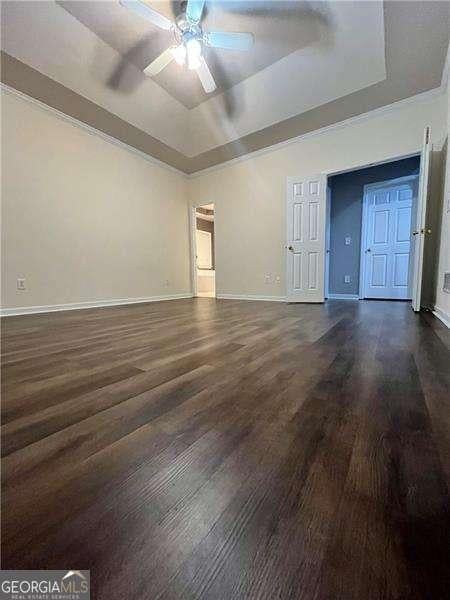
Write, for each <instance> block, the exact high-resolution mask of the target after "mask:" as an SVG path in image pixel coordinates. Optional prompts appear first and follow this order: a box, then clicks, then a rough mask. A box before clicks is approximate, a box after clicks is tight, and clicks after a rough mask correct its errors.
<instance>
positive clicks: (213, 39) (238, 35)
mask: <svg viewBox="0 0 450 600" xmlns="http://www.w3.org/2000/svg"><path fill="white" fill-rule="evenodd" d="M205 1H206V0H187V2H183V3H182V4H181V7H182V12H181V13H180V14H179V15H178V16H177V18H176V19H175V22H172V21H171V20H170V19H168V18H167V17H166V16H165V15H162V14H161V13H159V12H158V11H156V10H154V9H153V8H151V7H150V6H149V5H148V4H146V3H145V2H141V1H140V0H120V4H121V5H122V6H124V7H125V8H127V9H128V10H131V11H132V12H134V13H135V14H137V15H139V16H140V17H143V18H144V19H147V21H150V22H151V23H153V25H156V26H157V27H160V28H161V29H165V30H166V31H172V32H173V35H174V44H173V45H172V46H170V47H169V48H167V50H164V52H163V53H162V54H160V55H159V56H158V57H157V58H155V60H153V61H152V62H151V63H150V64H149V65H148V66H147V67H146V68H145V69H144V73H145V74H146V75H149V76H150V77H154V76H155V75H157V74H158V73H160V72H161V71H162V70H163V69H164V68H165V67H167V66H168V65H169V64H170V63H171V62H172V61H173V60H175V61H176V62H177V63H178V64H179V65H182V66H184V65H187V67H188V69H191V70H195V71H196V72H197V75H198V77H199V79H200V81H201V84H202V86H203V89H204V90H205V92H206V93H207V94H209V93H211V92H213V91H214V90H215V89H216V88H217V86H216V82H215V81H214V77H213V76H212V73H211V71H210V69H209V67H208V65H207V63H206V60H205V58H204V56H203V46H211V47H212V48H220V49H224V50H249V49H250V48H251V47H252V45H253V42H254V38H253V34H252V33H244V32H225V31H208V32H206V31H205V32H204V31H203V30H202V26H201V20H202V15H203V9H204V6H205Z"/></svg>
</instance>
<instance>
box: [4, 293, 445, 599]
mask: <svg viewBox="0 0 450 600" xmlns="http://www.w3.org/2000/svg"><path fill="white" fill-rule="evenodd" d="M449 377H450V354H449V335H448V330H446V329H445V328H444V326H443V325H442V324H441V323H440V322H439V321H437V320H435V319H434V318H433V317H432V316H427V315H421V316H418V315H415V314H413V313H412V312H411V310H410V308H409V306H408V305H407V304H405V303H399V302H376V301H374V302H336V301H335V302H330V303H328V304H327V305H283V304H278V303H265V302H245V301H215V300H213V299H206V298H205V299H197V300H180V301H172V302H162V303H154V304H147V305H135V306H131V307H130V306H129V307H117V308H104V309H95V310H83V311H73V312H66V313H54V314H48V315H35V316H27V317H12V318H8V319H6V320H4V321H3V426H2V432H3V472H2V475H3V508H4V510H3V565H2V566H3V567H4V568H22V569H23V568H43V569H44V568H52V569H69V568H71V569H90V570H91V581H92V586H93V591H94V593H93V598H95V599H96V600H97V599H101V600H116V599H117V600H134V599H147V600H153V599H156V598H158V599H164V600H168V599H174V600H175V599H176V600H181V599H183V600H185V599H197V598H208V599H211V600H222V599H223V600H225V599H226V600H230V599H242V600H243V599H245V600H253V599H267V600H280V599H281V600H285V599H286V600H287V599H291V598H292V599H294V598H295V599H297V598H299V599H300V598H301V599H306V600H312V599H320V600H321V599H326V600H341V599H342V600H366V599H372V600H381V599H401V600H403V599H405V600H406V599H407V600H414V599H430V600H438V599H444V598H445V599H448V598H449V597H450V561H449V549H450V528H449V525H450V513H449V481H450V439H449V436H450V387H449Z"/></svg>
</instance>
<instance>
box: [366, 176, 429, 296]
mask: <svg viewBox="0 0 450 600" xmlns="http://www.w3.org/2000/svg"><path fill="white" fill-rule="evenodd" d="M416 181H417V177H405V178H400V179H397V180H393V181H390V182H389V181H387V182H380V183H377V184H371V185H367V186H365V188H364V207H363V232H362V233H363V235H362V244H361V250H362V263H361V265H362V269H361V271H362V272H361V279H362V297H364V298H386V299H398V300H406V299H410V298H411V260H410V250H411V241H412V215H413V212H414V207H415V196H416Z"/></svg>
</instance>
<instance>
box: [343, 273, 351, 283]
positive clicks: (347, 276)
mask: <svg viewBox="0 0 450 600" xmlns="http://www.w3.org/2000/svg"><path fill="white" fill-rule="evenodd" d="M344 283H350V275H344Z"/></svg>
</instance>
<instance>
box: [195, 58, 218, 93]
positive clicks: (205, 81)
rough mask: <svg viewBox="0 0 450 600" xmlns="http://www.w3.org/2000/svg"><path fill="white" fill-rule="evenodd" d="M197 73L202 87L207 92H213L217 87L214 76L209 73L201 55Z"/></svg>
mask: <svg viewBox="0 0 450 600" xmlns="http://www.w3.org/2000/svg"><path fill="white" fill-rule="evenodd" d="M197 74H198V76H199V79H200V81H201V83H202V86H203V89H204V90H205V92H206V93H207V94H210V93H211V92H214V90H215V89H216V88H217V86H216V82H215V81H214V77H213V76H212V75H211V71H210V70H209V67H208V65H207V64H206V61H205V59H204V58H203V56H201V57H200V66H199V67H198V68H197Z"/></svg>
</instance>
